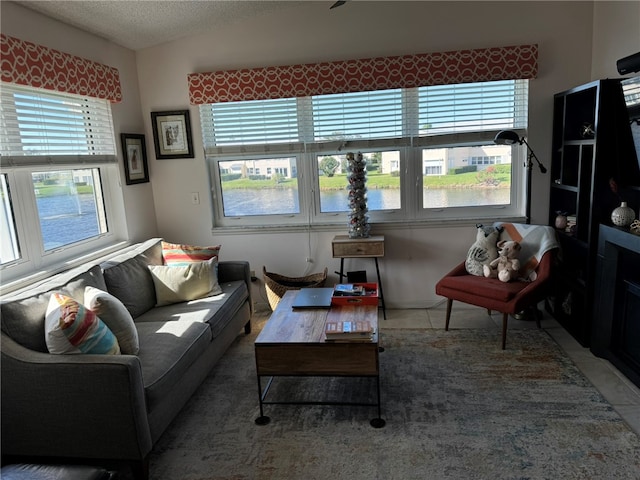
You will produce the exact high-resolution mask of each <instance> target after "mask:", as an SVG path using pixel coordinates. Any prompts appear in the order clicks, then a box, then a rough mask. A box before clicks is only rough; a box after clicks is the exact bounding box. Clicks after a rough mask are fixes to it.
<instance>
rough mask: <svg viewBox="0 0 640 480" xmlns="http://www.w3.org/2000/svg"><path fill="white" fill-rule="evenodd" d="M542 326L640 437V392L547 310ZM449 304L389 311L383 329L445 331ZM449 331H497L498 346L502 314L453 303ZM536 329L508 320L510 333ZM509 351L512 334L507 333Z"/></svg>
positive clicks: (512, 319)
mask: <svg viewBox="0 0 640 480" xmlns="http://www.w3.org/2000/svg"><path fill="white" fill-rule="evenodd" d="M540 310H541V311H542V312H543V319H542V321H541V326H542V328H543V329H544V330H546V331H547V332H548V333H549V335H551V337H552V338H553V339H554V340H555V341H556V342H557V343H558V345H560V347H561V348H562V349H563V350H564V351H565V352H566V353H567V355H569V357H570V358H571V359H572V360H573V361H574V363H575V364H576V365H577V367H578V368H579V369H580V370H581V371H582V372H583V373H584V375H585V376H586V377H587V378H588V379H589V380H590V381H591V383H592V384H593V385H594V386H595V387H596V388H597V389H598V390H599V391H600V393H601V394H602V395H603V396H604V397H605V398H606V399H607V401H608V402H609V403H611V405H613V407H614V408H615V410H616V411H617V412H618V413H619V414H620V416H621V417H622V418H623V419H624V420H625V421H626V422H627V424H628V425H629V426H630V427H631V428H632V429H633V430H634V431H635V432H636V433H637V434H638V435H640V389H639V388H638V387H636V386H635V385H634V384H633V383H632V382H631V381H630V380H629V379H627V378H626V377H625V376H624V375H623V374H622V373H620V372H619V371H618V370H617V369H616V368H615V367H614V366H613V365H612V364H611V363H610V362H609V361H607V360H604V359H602V358H598V357H596V356H595V355H593V354H592V353H591V351H590V350H589V349H588V348H584V347H582V346H581V345H580V344H579V343H578V342H577V341H576V340H575V339H574V338H573V337H572V336H571V335H570V334H569V333H568V332H567V331H566V330H565V329H564V328H563V327H562V326H560V324H559V323H558V322H556V321H555V320H554V319H553V318H552V317H551V316H550V315H549V314H548V313H547V312H544V309H542V308H541V309H540ZM445 313H446V303H445V302H444V301H443V302H442V303H440V304H438V305H436V306H435V307H431V308H427V309H410V310H395V309H387V319H386V320H382V312H381V313H380V323H379V326H380V329H384V328H385V327H387V328H444V324H445ZM449 326H450V328H492V329H495V331H496V342H499V341H500V332H501V329H502V314H500V313H494V314H493V315H492V316H489V315H487V311H486V310H485V309H483V308H479V307H474V306H472V305H465V304H463V303H459V302H454V304H453V310H452V314H451V323H450V325H449ZM516 328H536V322H534V321H527V320H516V319H514V318H512V317H510V318H509V329H516ZM507 348H509V332H508V331H507Z"/></svg>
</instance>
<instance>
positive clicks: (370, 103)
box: [312, 89, 403, 142]
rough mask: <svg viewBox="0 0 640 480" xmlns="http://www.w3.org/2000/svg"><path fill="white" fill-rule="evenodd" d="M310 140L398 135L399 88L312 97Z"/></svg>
mask: <svg viewBox="0 0 640 480" xmlns="http://www.w3.org/2000/svg"><path fill="white" fill-rule="evenodd" d="M312 103H313V131H314V140H315V141H317V142H322V141H326V140H333V139H336V138H340V139H382V138H394V137H401V136H402V135H403V130H402V118H403V114H402V90H401V89H393V90H379V91H375V92H357V93H341V94H332V95H317V96H314V97H312Z"/></svg>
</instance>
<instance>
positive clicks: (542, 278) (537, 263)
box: [436, 223, 558, 350]
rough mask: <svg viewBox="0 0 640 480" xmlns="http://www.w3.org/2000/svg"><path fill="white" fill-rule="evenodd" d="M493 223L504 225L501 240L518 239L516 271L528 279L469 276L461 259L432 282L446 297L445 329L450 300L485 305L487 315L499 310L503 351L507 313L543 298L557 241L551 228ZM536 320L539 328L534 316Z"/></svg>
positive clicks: (514, 312)
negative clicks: (518, 270) (518, 248)
mask: <svg viewBox="0 0 640 480" xmlns="http://www.w3.org/2000/svg"><path fill="white" fill-rule="evenodd" d="M496 226H502V227H504V231H503V232H502V234H501V236H500V239H501V240H516V241H518V242H520V244H521V246H522V250H521V253H520V256H519V259H520V263H521V265H522V267H521V269H520V272H521V274H522V275H524V276H525V278H527V279H528V280H523V279H518V280H514V281H511V282H507V283H505V282H502V281H500V280H498V279H496V278H485V277H480V276H475V275H471V274H469V273H467V270H466V268H465V262H464V261H462V263H460V264H459V265H458V266H457V267H455V268H454V269H453V270H451V271H450V272H449V273H447V274H446V275H445V276H444V277H443V278H442V279H441V280H440V281H439V282H438V283H437V284H436V293H437V294H438V295H442V296H443V297H446V298H447V316H446V324H445V330H449V320H450V318H451V306H452V304H453V301H454V300H457V301H459V302H464V303H468V304H471V305H477V306H478V307H483V308H486V309H487V312H488V314H489V315H491V311H492V310H495V311H498V312H501V313H502V349H503V350H504V349H505V347H506V342H507V320H508V318H509V315H513V314H516V313H518V312H521V311H523V310H525V309H527V308H528V307H531V306H533V305H535V304H536V303H538V302H539V301H541V300H543V299H544V298H545V297H546V295H547V288H548V286H549V285H550V283H551V282H550V279H551V274H552V267H553V263H554V256H555V253H556V252H557V248H558V243H557V241H556V236H555V231H554V230H553V229H552V228H551V227H547V226H542V225H525V224H515V223H497V224H496ZM531 279H533V280H531ZM536 323H537V325H538V328H540V319H539V318H538V317H536Z"/></svg>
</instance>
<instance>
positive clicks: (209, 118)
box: [200, 98, 299, 149]
mask: <svg viewBox="0 0 640 480" xmlns="http://www.w3.org/2000/svg"><path fill="white" fill-rule="evenodd" d="M200 120H201V122H202V135H203V140H204V145H205V149H206V148H210V147H220V146H226V145H255V144H270V143H291V142H298V141H299V129H298V112H297V104H296V99H295V98H281V99H276V100H252V101H247V102H226V103H216V104H210V105H203V106H201V107H200Z"/></svg>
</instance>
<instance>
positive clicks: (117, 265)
mask: <svg viewBox="0 0 640 480" xmlns="http://www.w3.org/2000/svg"><path fill="white" fill-rule="evenodd" d="M161 243H162V239H160V238H153V239H151V240H148V241H146V242H144V243H141V244H140V245H138V246H136V247H135V248H133V249H131V250H128V251H127V252H126V253H123V254H122V255H118V256H116V257H113V258H110V259H109V260H108V261H106V262H103V263H101V264H100V266H101V267H102V268H103V269H104V280H105V283H106V284H107V290H108V292H109V293H110V294H111V295H113V296H114V297H116V298H117V299H118V300H120V301H121V302H122V303H123V304H124V306H125V307H126V308H127V310H129V313H130V314H131V316H132V317H133V318H136V317H138V316H139V315H142V314H143V313H144V312H146V311H147V310H150V309H152V308H153V307H154V306H155V304H156V291H155V288H154V286H153V280H152V279H151V274H150V273H149V268H148V266H149V265H162V246H161Z"/></svg>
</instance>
